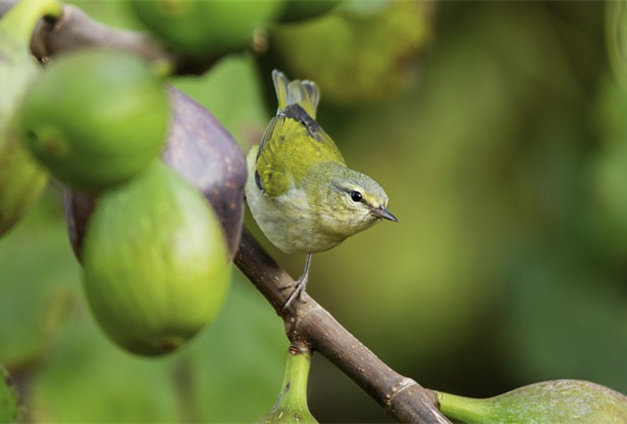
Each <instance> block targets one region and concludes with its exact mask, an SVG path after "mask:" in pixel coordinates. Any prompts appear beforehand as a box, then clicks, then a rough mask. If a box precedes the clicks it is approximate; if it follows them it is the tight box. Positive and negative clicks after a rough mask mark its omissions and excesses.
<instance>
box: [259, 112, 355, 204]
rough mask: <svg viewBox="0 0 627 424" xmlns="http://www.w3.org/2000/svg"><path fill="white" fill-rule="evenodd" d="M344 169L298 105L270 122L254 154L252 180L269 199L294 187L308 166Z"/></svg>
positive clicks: (330, 144) (323, 135)
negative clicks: (325, 164)
mask: <svg viewBox="0 0 627 424" xmlns="http://www.w3.org/2000/svg"><path fill="white" fill-rule="evenodd" d="M320 162H334V163H338V164H341V165H346V163H345V162H344V158H343V157H342V154H341V153H340V151H339V150H338V148H337V147H336V145H335V143H334V142H333V140H332V139H331V137H329V135H328V134H327V133H326V132H325V131H324V130H323V129H322V128H321V127H320V125H318V123H317V122H316V121H315V120H314V119H313V118H311V117H310V116H309V115H308V114H307V113H306V112H305V110H304V109H303V108H302V107H301V106H300V105H298V104H292V105H289V106H288V107H286V108H285V109H284V110H282V111H280V112H279V113H278V114H277V116H276V117H274V118H273V119H272V121H270V124H269V125H268V128H266V131H265V133H264V136H263V139H262V141H261V144H260V145H259V152H258V153H257V163H256V172H257V173H256V175H255V179H256V182H257V185H258V186H259V188H260V189H261V190H262V191H263V192H264V193H265V194H266V195H267V196H269V197H277V196H280V195H282V194H284V193H286V192H287V191H288V190H289V189H290V188H292V187H294V186H296V187H297V186H298V185H299V183H301V182H302V180H303V178H304V177H305V175H307V172H308V171H309V169H310V168H311V166H312V165H314V164H316V163H320Z"/></svg>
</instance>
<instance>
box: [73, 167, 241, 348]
mask: <svg viewBox="0 0 627 424" xmlns="http://www.w3.org/2000/svg"><path fill="white" fill-rule="evenodd" d="M83 269H84V270H83V282H84V287H85V292H86V294H87V299H88V301H89V305H90V307H91V310H92V312H93V314H94V316H95V317H96V320H97V321H98V323H99V324H100V326H101V327H102V329H103V330H104V331H105V332H106V333H107V334H108V335H109V337H110V338H111V339H112V340H113V341H115V342H116V343H117V344H118V345H120V346H121V347H123V348H125V349H126V350H128V351H130V352H133V353H136V354H140V355H148V356H157V355H162V354H165V353H168V352H170V351H172V350H174V349H176V348H178V347H179V346H181V345H182V344H183V343H185V342H186V341H187V340H189V339H190V338H192V337H193V336H194V335H195V334H196V333H198V331H200V330H201V329H202V328H203V327H205V326H206V325H207V324H209V323H210V322H212V321H213V319H214V318H215V316H216V315H217V313H218V312H219V310H220V309H221V306H222V304H223V301H224V298H225V295H226V292H227V289H228V285H229V264H228V255H227V250H226V243H225V241H224V237H223V235H222V231H221V229H220V225H219V223H218V219H217V218H216V216H215V214H214V212H213V210H211V208H210V207H209V206H208V205H207V204H206V202H205V201H204V199H203V198H202V196H201V195H200V194H199V193H198V191H197V190H196V189H194V188H193V187H191V186H190V185H189V184H188V183H187V182H185V181H184V180H183V179H182V178H181V177H180V176H179V175H177V174H176V173H175V172H174V171H172V170H171V169H170V168H168V167H167V166H166V165H164V164H163V163H162V162H161V161H156V162H155V163H154V164H153V165H152V166H151V168H150V169H149V170H147V171H146V172H144V173H143V174H142V175H140V176H138V177H136V178H134V179H133V180H131V181H129V182H128V183H126V184H124V185H121V186H119V187H117V188H114V189H111V190H109V191H107V192H105V193H103V194H102V195H101V196H100V197H99V199H98V204H97V206H96V208H95V210H94V213H93V215H92V217H91V219H90V221H89V225H88V228H87V233H86V235H85V243H84V249H83Z"/></svg>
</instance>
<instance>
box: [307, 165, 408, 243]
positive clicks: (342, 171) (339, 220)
mask: <svg viewBox="0 0 627 424" xmlns="http://www.w3.org/2000/svg"><path fill="white" fill-rule="evenodd" d="M312 171H313V172H312V174H311V176H310V177H309V178H308V179H310V180H311V181H309V182H308V184H307V185H308V186H310V187H308V191H310V193H311V194H312V198H311V199H310V202H311V206H312V207H313V208H315V210H316V211H317V215H318V216H319V218H320V225H321V227H322V228H324V229H325V230H326V231H328V232H334V233H337V234H338V235H342V236H344V237H349V236H351V235H353V234H356V233H358V232H360V231H363V230H365V229H367V228H369V227H371V226H372V225H373V224H375V223H376V222H378V221H380V220H383V219H385V220H389V221H393V222H398V219H396V217H395V216H394V215H392V213H391V212H390V211H389V210H388V208H387V206H388V196H387V194H385V191H384V190H383V188H381V186H380V185H379V184H378V183H377V182H376V181H375V180H373V179H372V178H370V177H369V176H367V175H365V174H362V173H361V172H357V171H354V170H352V169H349V168H346V167H345V166H342V165H339V164H335V163H324V164H320V166H318V167H317V169H315V170H312Z"/></svg>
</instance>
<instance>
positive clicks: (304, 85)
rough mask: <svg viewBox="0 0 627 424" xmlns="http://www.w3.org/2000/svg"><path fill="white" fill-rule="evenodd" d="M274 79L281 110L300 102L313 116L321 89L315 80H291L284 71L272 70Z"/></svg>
mask: <svg viewBox="0 0 627 424" xmlns="http://www.w3.org/2000/svg"><path fill="white" fill-rule="evenodd" d="M272 80H273V81H274V88H275V90H276V95H277V99H278V100H279V111H281V110H283V109H285V108H286V107H287V106H289V105H292V104H299V105H300V106H301V107H302V108H303V109H304V110H305V112H307V114H308V115H309V116H311V117H312V118H314V119H315V118H316V109H317V108H318V101H319V100H320V91H319V90H318V87H317V86H316V84H315V83H314V82H313V81H300V80H294V81H289V80H288V79H287V77H286V76H285V74H283V72H281V71H278V70H276V69H275V70H274V71H272Z"/></svg>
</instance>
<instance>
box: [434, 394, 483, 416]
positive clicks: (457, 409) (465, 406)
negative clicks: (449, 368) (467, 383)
mask: <svg viewBox="0 0 627 424" xmlns="http://www.w3.org/2000/svg"><path fill="white" fill-rule="evenodd" d="M433 392H434V394H435V395H436V396H437V398H438V402H439V404H440V411H441V412H442V413H443V414H444V415H446V416H447V417H449V418H451V419H453V420H458V421H461V422H464V423H467V424H473V423H481V422H485V421H486V420H487V418H488V415H489V411H488V408H487V407H488V404H487V403H488V400H487V399H474V398H467V397H464V396H457V395H452V394H450V393H444V392H439V391H433Z"/></svg>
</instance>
